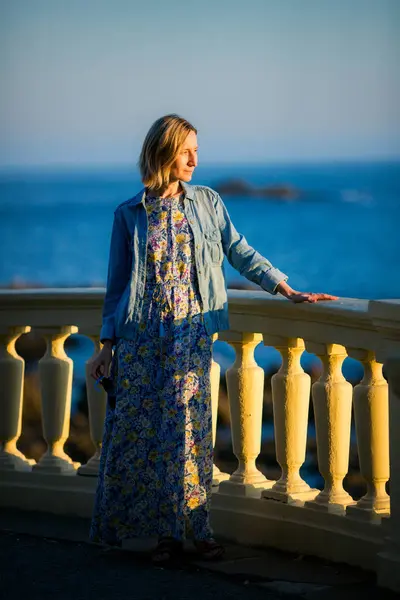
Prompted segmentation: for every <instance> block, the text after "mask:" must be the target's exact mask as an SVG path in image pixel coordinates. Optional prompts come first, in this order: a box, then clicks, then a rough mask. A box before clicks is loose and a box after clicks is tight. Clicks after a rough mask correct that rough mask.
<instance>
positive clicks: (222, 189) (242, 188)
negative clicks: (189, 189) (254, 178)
mask: <svg viewBox="0 0 400 600" xmlns="http://www.w3.org/2000/svg"><path fill="white" fill-rule="evenodd" d="M214 189H215V190H216V191H217V192H218V193H219V194H226V195H228V196H251V197H253V198H271V199H274V198H275V199H276V198H278V199H280V200H298V199H299V198H300V196H301V192H300V190H298V189H296V188H294V187H292V186H290V185H287V184H275V185H268V186H262V187H255V186H252V185H250V184H249V183H247V182H246V181H243V180H242V179H227V180H225V181H220V182H218V183H216V184H214Z"/></svg>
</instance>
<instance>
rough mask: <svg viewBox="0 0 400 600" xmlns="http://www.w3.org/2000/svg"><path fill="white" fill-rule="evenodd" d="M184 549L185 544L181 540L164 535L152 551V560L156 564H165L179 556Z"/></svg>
mask: <svg viewBox="0 0 400 600" xmlns="http://www.w3.org/2000/svg"><path fill="white" fill-rule="evenodd" d="M182 550H183V545H182V542H181V541H180V540H176V539H175V538H172V537H163V538H160V539H159V541H158V544H157V546H156V547H155V548H154V550H153V552H152V553H151V560H152V562H153V564H155V565H161V564H165V563H168V562H170V561H171V560H173V559H174V558H176V557H178V556H179V555H180V554H181V553H182Z"/></svg>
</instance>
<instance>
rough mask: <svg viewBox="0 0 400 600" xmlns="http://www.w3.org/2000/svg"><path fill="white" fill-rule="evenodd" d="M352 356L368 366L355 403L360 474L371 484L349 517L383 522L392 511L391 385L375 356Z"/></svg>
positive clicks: (363, 352) (354, 353)
mask: <svg viewBox="0 0 400 600" xmlns="http://www.w3.org/2000/svg"><path fill="white" fill-rule="evenodd" d="M348 354H349V356H351V357H352V358H355V359H356V360H360V361H361V362H362V363H363V365H364V378H363V379H362V381H361V382H360V383H359V384H358V385H356V386H355V388H354V394H353V402H354V416H355V424H356V433H357V446H358V456H359V460H360V471H361V475H362V476H363V477H364V479H365V481H366V482H367V493H366V494H365V496H363V497H362V498H361V499H360V500H359V501H358V502H357V504H356V505H355V506H349V507H348V508H347V514H348V515H349V516H351V517H354V518H358V519H363V520H372V521H375V520H378V521H380V520H381V517H380V516H379V515H388V514H389V511H390V498H389V496H388V494H387V493H386V489H385V484H386V482H387V481H388V479H389V474H390V471H389V397H388V385H387V383H386V380H385V379H384V377H383V376H382V364H381V363H378V362H376V360H375V355H374V353H373V352H370V351H367V350H357V349H349V350H348Z"/></svg>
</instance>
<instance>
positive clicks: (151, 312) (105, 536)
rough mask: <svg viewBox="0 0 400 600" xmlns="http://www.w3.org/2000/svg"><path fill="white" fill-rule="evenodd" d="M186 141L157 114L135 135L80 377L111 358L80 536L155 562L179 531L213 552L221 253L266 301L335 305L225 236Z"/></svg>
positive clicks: (231, 230) (221, 213)
mask: <svg viewBox="0 0 400 600" xmlns="http://www.w3.org/2000/svg"><path fill="white" fill-rule="evenodd" d="M196 134H197V131H196V129H195V128H194V127H193V126H192V125H191V124H190V123H189V122H188V121H186V120H185V119H182V118H181V117H178V116H177V115H167V116H165V117H162V118H160V119H158V120H157V121H156V122H155V123H154V124H153V126H152V127H151V128H150V130H149V132H148V134H147V136H146V139H145V141H144V144H143V148H142V152H141V155H140V163H139V164H140V171H141V175H142V181H143V183H144V186H145V188H144V190H142V191H140V192H139V193H138V194H137V195H136V196H135V197H134V198H132V199H130V200H128V201H127V202H124V203H123V204H121V205H120V206H119V207H118V208H117V209H116V211H115V213H114V224H113V231H112V236H111V248H110V259H109V267H108V278H107V290H106V296H105V301H104V309H103V325H102V329H101V334H100V339H101V341H102V343H103V348H102V350H101V352H100V353H99V355H98V356H97V357H96V359H95V360H94V362H93V365H92V372H91V374H92V376H93V377H94V378H99V377H102V376H104V375H108V372H109V368H110V364H111V362H112V365H111V381H112V384H113V386H114V391H113V395H114V396H115V398H116V405H115V409H113V408H112V406H111V405H110V403H109V404H108V407H107V415H106V422H105V429H104V439H103V448H102V455H101V465H100V473H99V480H98V488H97V493H96V502H95V509H94V515H93V520H92V527H91V534H90V535H91V539H92V540H93V541H100V542H102V543H106V544H120V543H121V540H122V539H124V538H129V537H135V536H149V537H152V536H158V539H159V543H158V545H157V547H156V548H155V550H154V552H153V560H154V562H158V563H160V562H163V561H167V560H169V559H171V558H172V557H174V556H175V555H176V554H178V553H179V552H180V551H181V549H182V540H184V539H185V536H186V535H187V533H188V532H190V533H191V535H192V536H193V539H194V544H195V547H196V548H197V551H198V552H199V553H200V554H201V556H202V557H204V558H208V559H213V558H219V557H220V556H221V555H222V553H223V551H224V549H223V547H222V546H221V545H220V544H218V543H217V542H216V541H215V540H214V539H213V537H212V530H211V527H210V523H209V509H210V500H211V483H212V465H213V448H212V429H211V400H210V368H211V354H212V340H211V336H212V334H213V333H216V332H218V331H221V330H223V329H228V328H229V320H228V310H227V293H226V285H225V277H224V271H223V267H222V262H223V257H224V254H225V255H226V257H227V258H228V260H229V262H230V263H231V265H233V267H234V268H235V269H237V270H238V271H239V272H240V273H241V274H242V275H244V276H245V277H247V278H248V279H249V280H250V281H253V282H255V283H257V284H259V285H260V286H261V287H262V288H263V289H264V290H266V291H268V292H269V293H271V294H276V293H277V292H280V293H281V294H283V295H284V296H285V297H286V298H288V299H290V300H291V301H293V302H317V301H319V300H333V299H336V298H335V297H333V296H329V295H327V294H311V293H302V292H297V291H295V290H293V289H292V288H291V287H290V286H289V285H288V284H287V283H286V280H287V277H286V275H284V274H283V273H282V272H281V271H279V270H278V269H276V268H274V267H273V266H272V265H271V263H270V262H269V261H268V260H267V259H266V258H264V257H263V256H261V255H260V254H259V253H258V252H256V251H255V250H254V249H253V248H252V247H251V246H249V244H248V243H247V242H246V240H245V238H244V237H243V236H242V235H241V234H239V233H238V232H237V231H236V229H235V227H234V226H233V224H232V222H231V220H230V218H229V215H228V212H227V210H226V208H225V206H224V204H223V202H222V200H221V198H220V197H219V195H218V194H217V193H216V192H214V191H213V190H211V189H210V188H207V187H204V186H191V185H189V184H188V182H189V181H190V180H191V178H192V175H193V171H194V169H195V168H196V166H197V149H198V148H197V137H196ZM113 345H115V352H114V356H113V359H112V347H113ZM109 399H110V395H109Z"/></svg>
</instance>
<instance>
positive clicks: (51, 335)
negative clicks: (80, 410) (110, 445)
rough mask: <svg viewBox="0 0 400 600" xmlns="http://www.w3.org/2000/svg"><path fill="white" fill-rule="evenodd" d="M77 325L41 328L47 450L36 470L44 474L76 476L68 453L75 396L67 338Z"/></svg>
mask: <svg viewBox="0 0 400 600" xmlns="http://www.w3.org/2000/svg"><path fill="white" fill-rule="evenodd" d="M77 331H78V328H77V327H75V326H70V325H66V326H62V327H46V328H40V332H41V333H42V334H43V337H44V338H45V340H46V343H47V350H46V354H45V355H44V356H43V358H41V359H40V361H39V377H40V388H41V392H42V419H43V437H44V439H45V440H46V442H47V446H48V448H47V451H46V453H45V454H44V455H43V456H42V458H41V459H40V461H39V462H38V464H37V465H35V466H34V467H33V469H34V470H38V471H40V472H43V473H62V474H66V475H68V474H75V473H76V470H75V469H76V468H77V467H78V466H79V463H74V462H73V461H72V460H71V458H70V457H69V456H68V455H67V454H66V452H65V451H64V444H65V442H66V440H67V438H68V435H69V423H70V416H71V393H72V369H73V364H72V360H71V359H70V358H69V357H68V356H67V355H66V354H65V351H64V343H65V340H66V339H67V337H69V336H70V335H71V334H72V333H76V332H77Z"/></svg>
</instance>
